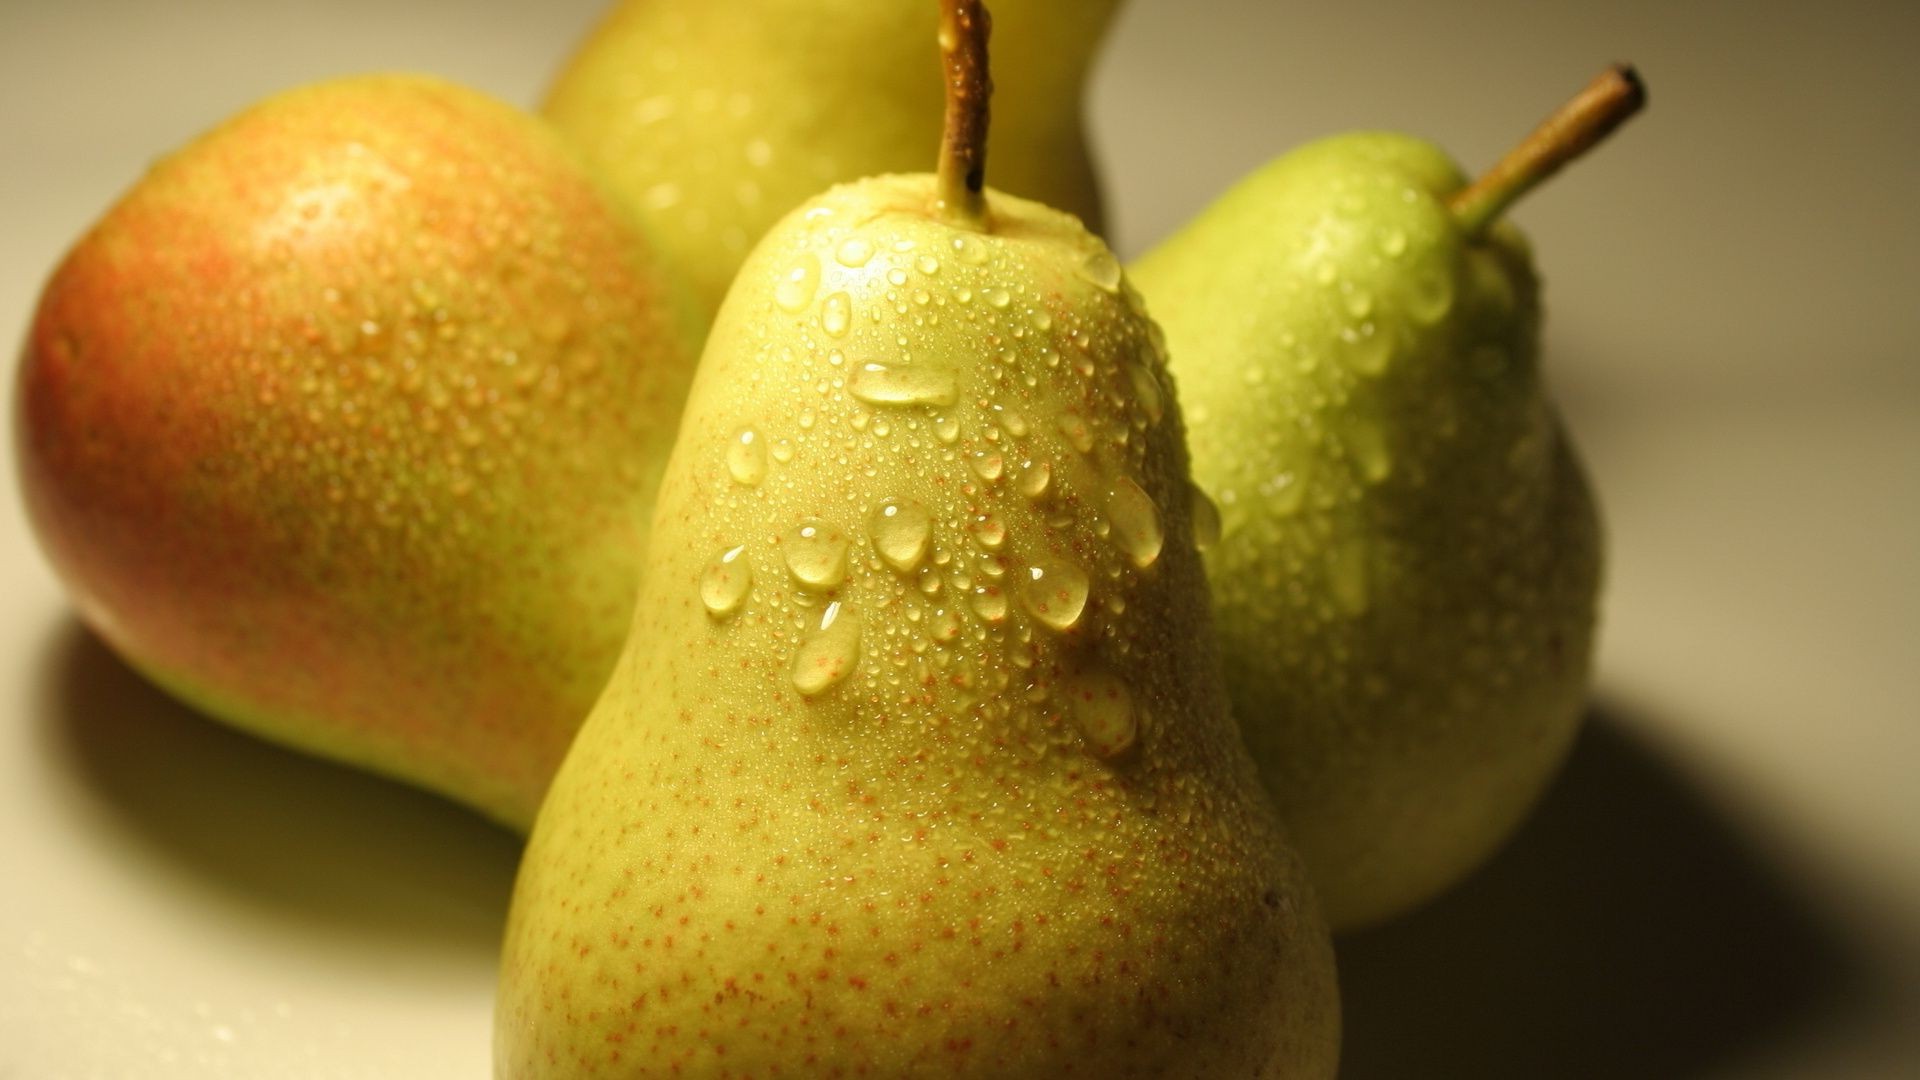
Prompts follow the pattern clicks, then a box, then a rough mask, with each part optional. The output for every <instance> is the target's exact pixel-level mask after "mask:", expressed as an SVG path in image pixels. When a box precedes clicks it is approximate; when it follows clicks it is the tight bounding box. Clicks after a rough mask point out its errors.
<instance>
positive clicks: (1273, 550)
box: [1133, 69, 1641, 930]
mask: <svg viewBox="0 0 1920 1080" xmlns="http://www.w3.org/2000/svg"><path fill="white" fill-rule="evenodd" d="M1640 100H1641V91H1640V89H1639V84H1638V83H1637V81H1635V80H1634V79H1633V78H1632V77H1631V75H1630V73H1627V72H1625V71H1624V69H1622V70H1619V71H1615V72H1611V73H1609V76H1608V77H1607V78H1605V79H1603V80H1602V81H1601V82H1600V83H1598V84H1596V86H1595V87H1594V88H1592V89H1590V90H1589V91H1588V93H1587V94H1585V95H1583V96H1582V97H1581V98H1580V99H1578V100H1577V101H1576V102H1575V103H1574V104H1573V105H1572V106H1570V107H1569V108H1568V109H1567V110H1566V111H1564V112H1563V113H1561V114H1559V115H1557V116H1556V117H1555V118H1554V120H1553V121H1552V122H1550V123H1549V124H1548V125H1547V126H1546V127H1543V128H1542V129H1541V131H1540V132H1539V133H1537V134H1536V136H1535V137H1534V138H1533V139H1531V140H1529V142H1528V143H1527V144H1525V146H1523V148H1522V150H1521V151H1519V152H1516V154H1515V155H1514V156H1513V157H1510V158H1509V159H1507V160H1506V161H1505V162H1503V163H1502V165H1501V167H1500V168H1498V169H1496V170H1495V171H1494V172H1492V173H1490V174H1489V175H1488V177H1487V178H1486V180H1484V181H1483V182H1482V183H1480V184H1478V185H1475V186H1474V187H1473V188H1472V189H1470V190H1467V191H1463V190H1462V189H1463V187H1464V178H1463V177H1462V176H1461V175H1460V173H1459V171H1458V170H1457V169H1456V168H1455V167H1454V165H1453V164H1452V162H1451V161H1449V160H1448V158H1447V157H1446V156H1445V155H1444V154H1443V153H1442V152H1441V151H1439V150H1438V149H1436V148H1434V147H1433V146H1432V145H1430V144H1428V143H1425V142H1421V141H1418V140H1415V139H1412V138H1408V137H1404V136H1399V135H1389V134H1375V133H1363V134H1354V135H1346V136H1340V137H1336V138H1331V139H1327V140H1324V141H1321V142H1317V143H1314V144H1312V145H1309V146H1307V147H1304V148H1302V149H1300V150H1297V151H1295V152H1293V153H1291V154H1289V155H1287V156H1285V157H1283V158H1281V159H1280V160H1278V161H1276V162H1275V163H1273V164H1271V165H1269V166H1268V167H1266V168H1265V169H1263V170H1261V171H1259V172H1257V173H1255V174H1254V175H1252V176H1251V177H1249V178H1247V179H1246V180H1244V181H1243V182H1241V183H1240V184H1239V185H1238V186H1236V187H1235V188H1234V189H1233V190H1232V191H1230V192H1228V193H1227V194H1226V195H1224V196H1223V197H1221V199H1220V200H1219V201H1218V202H1217V203H1215V204H1214V205H1213V206H1212V207H1210V208H1209V209H1207V210H1206V211H1205V212H1204V213H1202V214H1201V215H1200V216H1199V217H1198V218H1196V219H1195V220H1194V221H1193V222H1192V223H1191V224H1189V225H1188V226H1186V227H1185V228H1184V229H1183V230H1182V231H1181V232H1179V233H1178V234H1176V235H1175V236H1173V237H1172V238H1171V239H1168V240H1167V241H1166V242H1165V243H1163V244H1162V245H1161V246H1160V247H1159V248H1157V249H1156V250H1154V251H1152V252H1150V253H1148V254H1147V255H1146V256H1145V257H1144V258H1142V259H1141V260H1139V262H1138V264H1137V265H1136V266H1135V267H1134V268H1133V273H1134V278H1135V280H1136V281H1137V282H1138V283H1139V285H1140V288H1141V289H1142V290H1143V291H1144V293H1145V294H1146V296H1147V297H1148V299H1149V301H1150V302H1151V303H1152V305H1153V309H1154V312H1155V315H1156V316H1157V317H1158V318H1159V319H1160V321H1161V323H1162V325H1163V326H1164V327H1165V332H1166V336H1167V341H1168V343H1169V348H1170V350H1171V353H1172V360H1171V363H1172V365H1173V368H1174V370H1175V371H1176V372H1177V373H1178V374H1179V376H1180V380H1181V390H1182V397H1183V399H1184V401H1185V402H1186V405H1187V409H1188V419H1189V422H1190V425H1191V426H1190V429H1189V431H1190V438H1191V445H1192V452H1193V468H1194V475H1195V477H1196V479H1197V481H1198V482H1199V483H1200V485H1201V486H1202V488H1204V489H1205V490H1206V491H1208V492H1209V493H1210V494H1211V495H1212V496H1213V497H1214V498H1215V499H1216V500H1217V503H1218V509H1219V513H1220V516H1221V520H1222V523H1223V527H1222V530H1221V537H1220V540H1219V543H1218V544H1217V545H1214V546H1213V547H1211V548H1210V549H1209V550H1208V551H1207V553H1206V560H1207V570H1208V577H1209V580H1210V581H1211V583H1212V587H1213V595H1214V599H1215V604H1216V608H1217V611H1218V613H1219V622H1220V629H1221V637H1222V651H1223V653H1224V655H1225V660H1226V669H1227V681H1228V686H1229V688H1230V690H1231V692H1232V694H1233V700H1234V706H1235V712H1236V715H1237V716H1238V717H1239V720H1240V723H1241V727H1242V730H1243V731H1244V733H1245V736H1246V740H1247V743H1248V744H1249V746H1250V747H1251V749H1252V751H1253V754H1254V757H1255V759H1256V760H1257V761H1258V762H1259V763H1260V765H1261V768H1262V771H1263V774H1264V776H1265V778H1266V781H1267V785H1268V788H1269V790H1270V791H1271V792H1272V793H1273V796H1274V798H1275V799H1276V800H1277V801H1278V802H1279V804H1280V808H1281V816H1282V818H1283V819H1284V820H1285V821H1286V823H1287V827H1288V830H1289V835H1290V836H1291V837H1292V838H1293V840H1294V841H1295V843H1296V844H1297V845H1298V847H1299V849H1300V851H1301V854H1302V856H1303V857H1304V858H1305V860H1306V862H1307V866H1308V869H1309V871H1310V873H1311V874H1312V877H1313V880H1314V884H1315V886H1316V887H1317V889H1318V891H1319V893H1320V897H1321V899H1322V901H1323V903H1324V904H1325V907H1326V911H1327V915H1328V919H1329V920H1330V921H1331V922H1332V924H1333V925H1334V928H1335V929H1336V930H1340V929H1345V928H1350V927H1356V926H1360V925H1364V924H1367V923H1373V922H1377V921H1380V920H1383V919H1386V918H1389V917H1391V916H1393V915H1395V914H1397V913H1399V912H1402V911H1404V910H1406V909H1407V908H1409V907H1412V906H1413V905H1416V904H1418V903H1420V902H1421V901H1423V900H1425V899H1427V898H1429V897H1431V896H1433V895H1434V894H1436V893H1437V892H1439V891H1440V890H1442V889H1444V888H1445V887H1446V886H1448V885H1449V884H1451V883H1452V882H1454V881H1455V880H1457V879H1458V878H1460V877H1461V876H1463V875H1464V874H1466V873H1467V872H1468V871H1469V870H1470V869H1472V868H1473V867H1474V866H1475V865H1477V864H1478V863H1480V862H1481V861H1482V860H1483V859H1485V858H1486V857H1487V856H1488V855H1489V853H1490V852H1492V851H1493V850H1494V849H1495V848H1496V847H1497V845H1498V844H1499V842H1500V841H1501V840H1502V839H1504V838H1505V837H1506V836H1507V834H1508V833H1509V832H1510V831H1511V830H1512V829H1513V827H1514V826H1515V825H1516V823H1517V822H1518V821H1519V820H1520V819H1521V818H1522V817H1523V816H1524V814H1525V812H1526V811H1527V809H1528V808H1529V807H1530V806H1531V805H1532V803H1533V802H1534V800H1535V798H1536V796H1537V795H1538V794H1539V793H1540V791H1541V790H1542V788H1543V787H1544V786H1545V785H1546V783H1547V782H1548V781H1549V779H1550V778H1551V776H1552V775H1553V773H1554V771H1555V769H1556V767H1557V765H1558V763H1559V762H1560V760H1561V759H1562V757H1563V756H1564V754H1565V753H1566V750H1567V747H1568V745H1569V743H1570V741H1571V739H1572V737H1573V734H1574V732H1575V730H1576V727H1577V725H1578V721H1579V718H1580V716H1581V714H1582V710H1583V705H1584V701H1585V695H1586V688H1587V675H1588V666H1589V659H1590V656H1591V652H1592V646H1593V634H1594V623H1595V610H1596V593H1597V590H1598V584H1599V571H1600V546H1601V545H1600V535H1599V526H1598V524H1597V520H1596V515H1595V509H1594V504H1593V499H1592V496H1591V494H1590V493H1589V491H1588V487H1587V482H1586V480H1585V478H1584V477H1583V475H1582V473H1581V468H1580V465H1579V463H1578V462H1577V460H1576V458H1575V455H1574V452H1573V449H1572V447H1571V446H1570V445H1569V444H1568V441H1567V436H1566V433H1565V431H1564V430H1563V429H1562V426H1561V424H1560V421H1559V419H1558V417H1557V416H1556V414H1555V412H1554V410H1553V408H1552V406H1551V405H1550V404H1549V402H1548V399H1547V397H1546V395H1545V393H1544V392H1543V387H1542V383H1541V378H1540V371H1539V364H1538V356H1537V354H1538V338H1539V321H1540V309H1539V286H1538V281H1537V279H1536V277H1535V273H1534V269H1533V264H1532V259H1531V255H1530V253H1529V250H1528V247H1527V245H1526V243H1525V241H1524V240H1523V239H1522V238H1521V235H1520V233H1519V232H1518V231H1517V230H1516V229H1514V228H1513V227H1512V226H1511V225H1510V224H1507V223H1505V222H1503V221H1500V220H1498V219H1497V215H1498V213H1499V211H1500V209H1501V208H1502V207H1503V206H1504V205H1506V203H1507V202H1508V201H1510V200H1511V199H1512V198H1514V197H1517V196H1518V194H1519V193H1520V192H1521V191H1523V190H1525V188H1526V187H1527V186H1529V185H1531V184H1532V183H1533V182H1535V181H1537V180H1539V179H1540V178H1541V177H1543V176H1544V175H1546V173H1548V172H1551V171H1552V169H1553V168H1554V167H1557V165H1558V164H1559V163H1560V162H1562V161H1564V160H1566V159H1567V158H1568V157H1570V156H1572V154H1574V153H1577V152H1578V151H1579V150H1581V149H1584V147H1585V146H1586V145H1587V144H1589V143H1590V142H1591V141H1592V140H1593V139H1595V138H1597V137H1598V136H1599V135H1600V134H1602V133H1604V130H1605V129H1607V128H1609V127H1611V126H1612V125H1613V124H1615V123H1617V122H1618V121H1619V120H1621V119H1623V118H1624V117H1625V115H1627V114H1628V113H1630V112H1632V111H1633V110H1634V109H1635V108H1637V107H1638V105H1639V103H1640Z"/></svg>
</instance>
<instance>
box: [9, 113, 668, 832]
mask: <svg viewBox="0 0 1920 1080" xmlns="http://www.w3.org/2000/svg"><path fill="white" fill-rule="evenodd" d="M674 309H675V301H674V300H673V298H672V296H671V295H670V294H669V292H668V286H667V285H666V284H665V282H664V280H663V278H662V276H661V275H660V274H659V272H658V271H657V270H656V269H655V267H654V265H653V261H652V259H651V256H649V254H648V253H647V251H646V249H645V245H644V242H643V241H642V240H641V239H639V238H638V236H637V234H636V233H635V232H634V231H633V228H632V226H631V225H630V223H629V221H628V220H627V218H626V216H625V212H624V211H623V210H621V209H619V208H618V207H617V205H616V204H615V203H614V202H613V201H612V200H611V198H610V197H608V196H607V195H606V194H605V193H604V192H603V191H602V190H601V189H600V188H599V187H598V186H597V184H596V183H595V182H593V181H592V180H591V179H590V178H589V177H588V176H587V175H586V174H585V173H584V172H583V171H582V170H581V169H580V167H579V166H578V165H577V164H576V163H575V162H574V160H573V159H572V158H571V156H570V155H569V152H568V151H566V150H565V149H563V148H562V147H561V146H560V145H559V143H558V142H557V141H556V140H555V139H554V138H553V136H552V135H550V134H549V133H548V132H547V131H546V130H545V129H544V128H543V127H541V126H540V125H539V124H538V123H537V122H536V121H534V120H532V119H531V118H529V117H527V116H525V115H523V114H521V113H518V112H517V111H515V110H512V109H510V108H509V107H507V106H504V105H501V104H498V103H496V102H492V101H490V100H488V99H485V98H483V97H481V96H479V95H477V94H474V93H472V92H470V91H466V90H462V89H459V88H457V87H453V86H450V85H448V84H444V83H440V82H437V81H434V80H429V79H422V78H407V77H374V78H362V79H349V80H341V81H338V82H333V83H327V84H321V85H319V86H315V87H311V88H307V89H304V90H299V91H294V92H292V93H290V94H287V95H282V96H281V97H278V98H274V99H270V100H269V101H268V102H266V103H263V104H262V105H260V106H257V107H255V108H254V109H251V110H248V111H247V112H244V113H242V114H240V115H239V116H237V117H235V118H234V119H232V120H230V121H228V122H227V123H225V124H223V125H222V126H220V127H219V128H216V129H215V130H214V131H212V132H210V133H208V134H207V135H205V136H203V137H202V138H200V139H199V140H197V141H196V142H194V143H192V144H190V145H189V146H187V147H185V148H183V149H181V150H179V151H177V152H175V153H174V154H172V155H170V156H169V157H167V158H165V159H163V160H162V161H160V162H159V163H158V164H157V165H156V166H155V167H154V168H153V170H152V171H151V172H150V173H149V174H148V175H147V176H146V177H145V178H144V179H143V180H142V181H140V183H139V184H137V185H136V186H135V187H134V188H133V189H132V190H131V191H130V192H129V193H128V194H127V195H126V196H125V197H124V198H123V199H122V201H121V202H120V203H119V204H117V205H116V206H114V207H113V208H112V209H111V210H110V211H109V212H108V213H107V215H106V216H105V217H104V218H103V219H102V220H101V221H100V222H99V223H98V224H97V225H96V226H95V227H94V228H93V229H92V230H91V231H90V232H89V233H88V234H87V235H86V236H85V237H84V238H82V239H81V241H80V242H79V243H78V244H77V245H76V246H75V248H74V249H73V251H72V252H71V253H69V255H68V256H67V257H66V259H65V260H64V261H63V263H62V264H61V266H60V267H59V268H58V269H57V270H56V272H55V273H54V275H53V277H52V279H51V280H50V281H49V283H48V285H47V287H46V290H45V292H44V294H43V297H42V300H41V304H40V308H39V310H38V312H37V315H36V318H35V320H34V323H33V327H32V330H31V332H30V335H29V338H28V341H27V346H26V350H25V355H24V357H23V362H22V365H21V372H20V377H19V378H20V381H19V393H18V402H19V405H18V408H19V421H20V423H19V441H20V454H19V460H20V467H21V480H22V488H23V491H24V494H25V498H26V502H27V506H28V510H29V514H30V517H31V519H32V522H33V524H34V526H35V529H36V531H37V533H38V535H39V537H40V539H41V541H42V544H43V546H44V547H45V549H46V550H47V553H48V555H49V556H50V558H51V559H52V561H53V563H54V565H55V567H56V569H57V570H58V571H59V572H60V574H61V576H62V578H63V579H64V580H65V582H66V583H67V585H68V587H69V590H70V591H71V593H72V594H73V596H74V598H75V602H76V605H77V607H78V608H79V611H80V613H81V615H82V617H83V618H84V619H85V620H86V621H87V622H88V623H89V624H91V625H92V626H94V627H95V628H96V629H97V630H98V631H100V633H101V634H102V635H103V636H104V637H105V638H106V639H107V640H108V641H109V642H110V643H111V644H112V645H113V646H114V647H115V648H116V649H117V650H118V651H120V652H121V653H122V654H123V655H125V656H127V657H128V658H129V659H131V660H132V661H133V662H134V663H135V664H137V665H138V666H140V667H141V668H143V669H145V670H146V671H148V672H149V673H150V674H152V675H153V676H155V677H156V678H158V679H160V680H161V681H162V682H164V683H165V684H167V685H168V686H170V687H171V688H172V689H174V690H176V691H177V692H179V693H181V694H182V695H184V696H186V697H188V698H189V699H191V700H193V701H195V702H196V703H198V704H200V705H202V706H203V707H205V708H207V709H209V710H210V711H212V712H215V713H217V714H219V715H222V716H224V717H225V718H227V719H229V720H232V721H235V722H237V723H240V724H242V725H244V726H247V727H250V728H254V729H256V730H259V731H261V732H263V733H265V734H268V735H271V736H273V737H276V738H280V739H284V740H286V741H289V742H291V743H294V744H295V745H299V746H302V747H305V748H307V749H310V750H314V751H317V752H320V753H324V754H329V755H332V756H336V757H341V758H344V759H347V760H349V761H352V762H355V763H358V764H361V765H366V766H370V767H373V768H376V769H379V770H382V771H385V772H388V773H391V774H394V775H397V776H400V777H403V778H406V779H408V780H411V781H414V782H417V783H421V784H424V785H426V786H428V787H432V788H435V789H438V790H441V791H443V792H446V793H449V794H452V795H454V796H455V797H457V798H461V799H464V800H466V801H468V802H470V803H472V804H474V805H476V806H478V807H479V808H481V809H483V810H484V811H486V812H487V813H489V814H491V815H494V816H496V817H498V818H500V819H502V820H504V821H507V822H509V823H512V824H517V825H521V826H524V825H525V824H526V823H527V822H528V821H529V820H530V819H531V816H532V811H533V808H534V807H535V806H536V805H537V801H538V798H539V796H540V794H541V792H542V790H543V789H544V786H545V784H546V781H547V779H548V778H549V776H550V774H551V771H552V769H553V768H554V766H555V764H556V763H557V761H558V759H559V756H560V754H561V752H562V751H563V750H564V748H565V746H566V744H567V742H568V740H569V738H570V736H571V733H572V730H573V728H574V726H575V725H576V724H577V723H578V721H579V719H580V718H581V717H582V716H583V715H584V713H585V711H586V709H587V707H588V705H590V704H591V701H592V698H593V695H594V694H595V692H597V690H598V687H599V685H600V682H601V681H602V680H603V679H604V675H605V673H606V671H607V670H608V669H609V668H610V667H611V665H612V663H613V660H614V658H615V656H616V655H617V652H618V645H619V642H620V640H621V639H622V638H623V637H624V633H625V629H626V623H627V619H628V615H629V612H630V610H631V607H630V605H631V600H632V595H633V591H634V589H635V588H636V587H637V580H638V569H639V558H640V554H639V553H640V550H641V548H642V547H643V546H644V539H645V518H644V511H645V507H646V506H647V505H648V503H649V502H650V490H651V485H652V478H653V476H654V475H655V474H656V472H657V469H658V467H659V466H660V464H661V463H662V462H663V460H664V457H665V453H666V449H667V445H668V442H669V440H670V437H671V433H672V428H673V419H674V417H675V415H676V413H677V407H678V404H679V402H680V400H681V397H682V396H683V393H684V388H685V384H686V380H687V378H688V373H689V371H690V369H691V364H692V349H691V347H690V345H689V343H688V341H687V340H686V338H687V335H686V333H685V332H684V331H683V329H682V328H681V327H680V326H679V324H678V322H677V317H676V316H675V314H674Z"/></svg>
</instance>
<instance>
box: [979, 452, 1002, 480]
mask: <svg viewBox="0 0 1920 1080" xmlns="http://www.w3.org/2000/svg"><path fill="white" fill-rule="evenodd" d="M971 464H972V465H973V471H974V472H975V473H977V474H978V475H979V477H980V479H982V480H998V479H1000V474H1001V473H1003V472H1005V471H1006V468H1007V459H1006V458H1003V457H1001V456H1000V455H999V454H991V453H978V454H975V455H974V456H973V460H972V462H971Z"/></svg>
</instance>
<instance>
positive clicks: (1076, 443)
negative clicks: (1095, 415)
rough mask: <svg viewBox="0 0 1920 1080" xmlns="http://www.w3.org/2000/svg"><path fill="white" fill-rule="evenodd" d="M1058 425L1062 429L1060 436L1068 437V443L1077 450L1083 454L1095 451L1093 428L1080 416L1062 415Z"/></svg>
mask: <svg viewBox="0 0 1920 1080" xmlns="http://www.w3.org/2000/svg"><path fill="white" fill-rule="evenodd" d="M1056 423H1057V424H1058V426H1059V428H1060V434H1062V435H1065V436H1066V437H1067V442H1068V443H1069V444H1071V445H1072V446H1073V448H1074V449H1075V450H1078V451H1080V452H1081V453H1083V454H1086V453H1091V452H1092V451H1093V428H1092V427H1091V426H1089V425H1088V424H1087V422H1086V420H1085V419H1084V418H1082V417H1081V416H1080V414H1078V413H1062V414H1060V419H1059V420H1058V421H1057V422H1056Z"/></svg>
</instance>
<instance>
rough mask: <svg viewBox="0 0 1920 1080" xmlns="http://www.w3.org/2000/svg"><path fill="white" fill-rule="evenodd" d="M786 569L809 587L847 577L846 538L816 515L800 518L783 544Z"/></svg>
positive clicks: (828, 586) (820, 586)
mask: <svg viewBox="0 0 1920 1080" xmlns="http://www.w3.org/2000/svg"><path fill="white" fill-rule="evenodd" d="M786 556H787V569H788V570H789V571H791V572H792V573H793V578H794V580H795V581H798V582H799V583H800V584H801V585H803V586H805V587H807V588H809V589H817V590H821V591H825V590H827V589H831V588H834V587H835V586H837V585H839V584H840V583H841V582H843V581H845V580H846V579H847V538H846V535H845V534H844V533H842V532H841V531H840V530H839V528H837V527H836V526H834V525H831V524H829V523H827V522H825V521H820V520H818V519H813V520H808V521H803V522H801V523H800V525H799V527H798V528H796V529H795V530H794V533H793V538H792V539H790V540H788V541H787V545H786Z"/></svg>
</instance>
